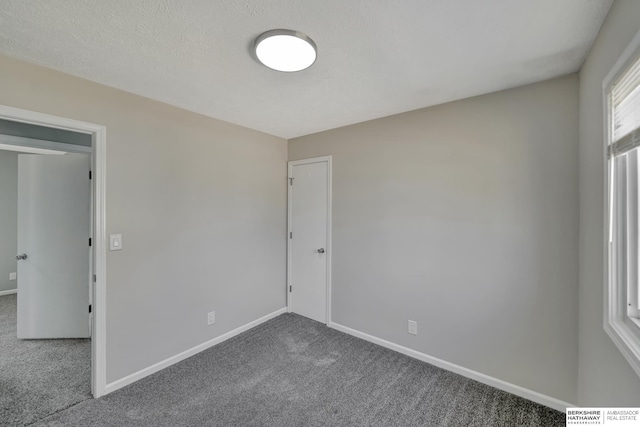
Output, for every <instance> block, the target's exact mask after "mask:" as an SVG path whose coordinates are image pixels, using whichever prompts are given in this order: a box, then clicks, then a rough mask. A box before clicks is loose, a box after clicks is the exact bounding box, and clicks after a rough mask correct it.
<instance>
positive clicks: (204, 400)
mask: <svg viewBox="0 0 640 427" xmlns="http://www.w3.org/2000/svg"><path fill="white" fill-rule="evenodd" d="M36 425H37V426H50V427H54V426H55V427H58V426H82V427H85V426H109V427H111V426H158V427H161V426H171V427H174V426H194V427H195V426H225V427H229V426H277V427H288V426H292V427H293V426H403V427H409V426H510V427H511V426H545V427H547V426H557V425H564V414H563V413H560V412H557V411H554V410H552V409H549V408H546V407H544V406H541V405H538V404H535V403H532V402H530V401H527V400H525V399H522V398H519V397H517V396H514V395H511V394H508V393H505V392H503V391H500V390H497V389H494V388H492V387H489V386H486V385H484V384H480V383H478V382H475V381H472V380H469V379H466V378H464V377H461V376H459V375H457V374H454V373H451V372H448V371H445V370H442V369H439V368H436V367H434V366H432V365H429V364H427V363H423V362H420V361H418V360H415V359H412V358H410V357H407V356H404V355H402V354H399V353H396V352H393V351H390V350H387V349H385V348H383V347H379V346H377V345H374V344H371V343H368V342H366V341H363V340H360V339H358V338H354V337H351V336H349V335H346V334H343V333H341V332H338V331H335V330H332V329H330V328H327V327H325V326H324V325H322V324H319V323H317V322H314V321H312V320H308V319H306V318H304V317H301V316H297V315H294V314H284V315H281V316H278V317H276V318H275V319H272V320H270V321H269V322H266V323H264V324H262V325H260V326H258V327H256V328H254V329H251V330H249V331H247V332H245V333H243V334H240V335H238V336H237V337H234V338H232V339H230V340H228V341H226V342H224V343H221V344H219V345H217V346H215V347H213V348H211V349H208V350H206V351H204V352H202V353H199V354H197V355H195V356H193V357H191V358H189V359H187V360H184V361H182V362H180V363H178V364H176V365H173V366H171V367H169V368H167V369H165V370H163V371H160V372H158V373H156V374H154V375H151V376H149V377H147V378H144V379H142V380H140V381H138V382H136V383H134V384H131V385H129V386H127V387H125V388H123V389H121V390H118V391H116V392H113V393H111V394H109V395H107V396H104V397H102V398H100V399H91V400H86V401H83V402H81V403H79V404H78V405H75V406H73V407H71V408H69V409H66V410H64V411H61V412H58V413H56V414H54V415H53V416H51V417H48V418H46V419H44V420H41V421H40V422H38V423H37V424H36Z"/></svg>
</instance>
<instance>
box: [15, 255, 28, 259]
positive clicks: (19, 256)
mask: <svg viewBox="0 0 640 427" xmlns="http://www.w3.org/2000/svg"><path fill="white" fill-rule="evenodd" d="M16 259H17V260H18V261H20V260H21V259H27V254H20V255H17V256H16Z"/></svg>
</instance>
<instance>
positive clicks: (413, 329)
mask: <svg viewBox="0 0 640 427" xmlns="http://www.w3.org/2000/svg"><path fill="white" fill-rule="evenodd" d="M408 332H409V333H410V334H411V335H418V322H416V321H415V320H409V323H408Z"/></svg>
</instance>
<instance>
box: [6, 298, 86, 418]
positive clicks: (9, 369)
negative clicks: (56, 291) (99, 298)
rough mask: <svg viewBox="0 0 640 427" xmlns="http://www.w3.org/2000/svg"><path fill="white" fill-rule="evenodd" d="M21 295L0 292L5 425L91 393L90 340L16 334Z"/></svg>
mask: <svg viewBox="0 0 640 427" xmlns="http://www.w3.org/2000/svg"><path fill="white" fill-rule="evenodd" d="M16 301H17V299H16V295H15V294H13V295H5V296H1V297H0V425H1V426H7V427H8V426H23V425H28V424H31V423H33V422H35V421H37V420H39V419H42V418H44V417H46V416H48V415H50V414H53V413H55V412H58V411H60V410H63V409H65V408H68V407H70V406H72V405H75V404H77V403H79V402H82V401H83V400H86V399H89V398H91V343H90V340H88V339H78V340H66V339H65V340H19V339H17V338H16Z"/></svg>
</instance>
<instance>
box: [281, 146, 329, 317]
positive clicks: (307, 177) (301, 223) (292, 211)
mask: <svg viewBox="0 0 640 427" xmlns="http://www.w3.org/2000/svg"><path fill="white" fill-rule="evenodd" d="M288 224H289V225H288V231H289V236H288V237H289V238H288V242H289V244H288V246H287V248H288V251H287V255H288V288H287V290H288V292H287V295H288V301H287V302H288V304H287V305H288V310H289V312H294V313H297V314H300V315H302V316H305V317H308V318H310V319H313V320H316V321H318V322H322V323H325V324H327V325H328V324H329V323H330V321H331V157H330V156H327V157H318V158H313V159H306V160H297V161H292V162H289V210H288Z"/></svg>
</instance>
